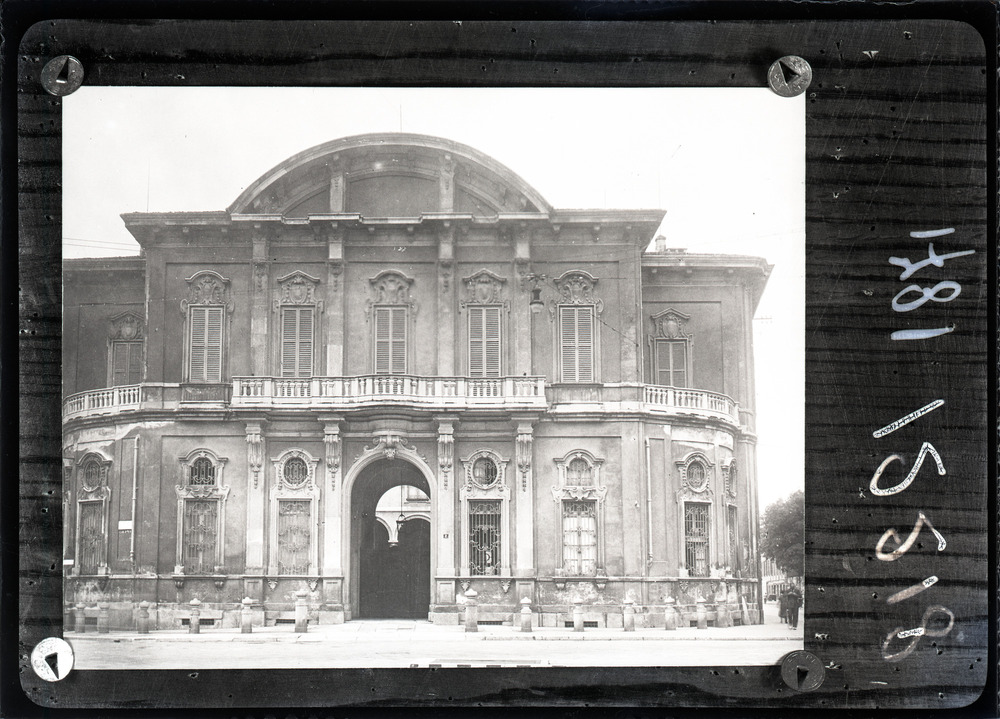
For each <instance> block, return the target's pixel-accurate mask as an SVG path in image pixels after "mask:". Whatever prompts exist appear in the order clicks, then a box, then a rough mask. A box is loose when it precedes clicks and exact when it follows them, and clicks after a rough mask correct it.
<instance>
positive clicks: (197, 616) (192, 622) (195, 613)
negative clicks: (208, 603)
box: [188, 597, 201, 634]
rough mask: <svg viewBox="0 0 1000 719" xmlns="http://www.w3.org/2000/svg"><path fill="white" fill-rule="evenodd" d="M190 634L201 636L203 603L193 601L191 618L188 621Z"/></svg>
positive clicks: (196, 599) (196, 600)
mask: <svg viewBox="0 0 1000 719" xmlns="http://www.w3.org/2000/svg"><path fill="white" fill-rule="evenodd" d="M188 634H201V602H199V601H198V598H197V597H195V598H194V599H192V600H191V617H190V618H189V619H188Z"/></svg>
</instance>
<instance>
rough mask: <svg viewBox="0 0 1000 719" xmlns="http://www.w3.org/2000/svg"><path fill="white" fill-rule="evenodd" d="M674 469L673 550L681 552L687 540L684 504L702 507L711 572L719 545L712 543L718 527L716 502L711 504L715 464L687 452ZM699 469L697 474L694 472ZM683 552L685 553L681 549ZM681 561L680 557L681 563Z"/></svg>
mask: <svg viewBox="0 0 1000 719" xmlns="http://www.w3.org/2000/svg"><path fill="white" fill-rule="evenodd" d="M674 466H675V467H676V468H677V476H678V480H679V482H678V489H677V491H676V493H675V497H676V503H677V505H676V506H677V509H676V515H675V517H676V520H675V523H676V527H677V530H676V531H677V542H678V544H677V546H678V547H682V548H685V547H686V546H687V537H686V535H685V504H686V503H688V502H694V503H700V504H704V505H705V506H706V507H707V512H708V528H709V529H708V531H709V534H708V558H707V562H708V566H709V568H711V567H712V566H713V565H714V564H715V563H716V562H717V561H718V552H719V546H718V545H719V542H718V541H714V540H715V537H714V535H713V532H715V531H716V530H715V528H716V527H719V526H722V525H720V524H719V522H720V521H722V522H724V521H725V519H724V518H723V519H722V520H720V519H719V517H718V516H717V512H716V505H717V502H716V501H715V489H714V484H715V463H714V462H712V461H711V460H710V459H709V458H708V455H706V454H705V453H704V452H701V451H699V450H695V451H693V452H689V453H688V454H686V455H685V456H684V458H683V459H679V460H677V461H675V462H674ZM699 467H700V468H701V470H700V472H699V469H698V468H699ZM683 551H686V549H684V550H683ZM683 559H684V557H683V556H682V560H683ZM680 569H681V572H682V574H683V573H684V572H686V571H687V570H686V569H685V565H684V561H682V562H681V564H680Z"/></svg>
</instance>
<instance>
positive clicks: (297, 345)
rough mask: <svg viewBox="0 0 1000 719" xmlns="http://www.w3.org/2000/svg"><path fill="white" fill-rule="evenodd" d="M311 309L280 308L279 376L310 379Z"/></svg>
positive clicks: (311, 356) (311, 363)
mask: <svg viewBox="0 0 1000 719" xmlns="http://www.w3.org/2000/svg"><path fill="white" fill-rule="evenodd" d="M312 373H313V308H312V307H282V308H281V376H282V377H312Z"/></svg>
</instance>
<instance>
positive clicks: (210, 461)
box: [174, 449, 229, 574]
mask: <svg viewBox="0 0 1000 719" xmlns="http://www.w3.org/2000/svg"><path fill="white" fill-rule="evenodd" d="M226 461H227V460H226V458H225V457H219V456H217V455H216V454H215V453H214V452H211V451H210V450H207V449H195V450H193V451H191V452H190V453H188V454H187V455H185V456H184V457H180V463H181V471H182V472H183V474H182V477H183V479H182V480H181V483H180V484H178V485H177V486H176V487H175V490H176V493H177V528H178V531H177V564H176V565H175V566H174V572H175V573H176V574H215V573H218V572H221V571H224V570H223V567H222V564H223V557H224V556H225V527H226V523H225V514H226V512H225V508H226V498H227V497H228V496H229V487H228V486H226V485H224V484H223V483H222V482H223V477H222V473H223V468H224V466H225V464H226ZM185 480H186V481H185Z"/></svg>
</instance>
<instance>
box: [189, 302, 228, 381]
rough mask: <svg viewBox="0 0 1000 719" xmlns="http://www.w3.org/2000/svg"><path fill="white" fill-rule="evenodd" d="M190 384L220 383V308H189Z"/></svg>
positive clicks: (221, 311)
mask: <svg viewBox="0 0 1000 719" xmlns="http://www.w3.org/2000/svg"><path fill="white" fill-rule="evenodd" d="M188 312H189V315H188V316H189V321H190V323H191V341H190V358H189V361H190V366H189V372H188V378H189V380H190V381H191V382H221V381H222V320H223V308H222V307H191V308H190V309H189V310H188Z"/></svg>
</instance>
